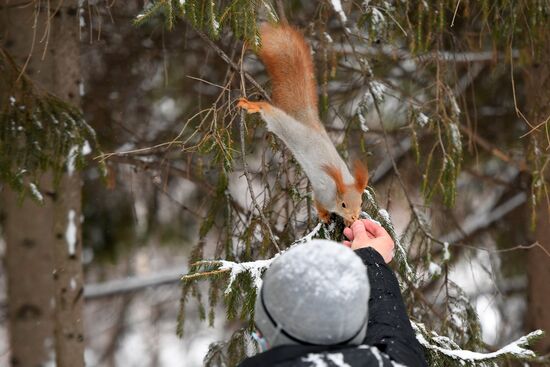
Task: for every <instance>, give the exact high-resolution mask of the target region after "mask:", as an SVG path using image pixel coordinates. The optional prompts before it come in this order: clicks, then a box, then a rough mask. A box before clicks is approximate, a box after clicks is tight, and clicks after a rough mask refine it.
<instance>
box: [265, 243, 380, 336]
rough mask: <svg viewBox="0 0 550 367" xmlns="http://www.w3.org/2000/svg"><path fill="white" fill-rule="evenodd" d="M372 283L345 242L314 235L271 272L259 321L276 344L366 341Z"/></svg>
mask: <svg viewBox="0 0 550 367" xmlns="http://www.w3.org/2000/svg"><path fill="white" fill-rule="evenodd" d="M369 294H370V286H369V282H368V278H367V270H366V268H365V265H364V264H363V262H362V261H361V259H360V258H359V256H357V255H356V254H355V253H354V252H353V250H351V249H350V248H348V247H346V246H343V245H342V244H339V243H336V242H333V241H327V240H313V241H310V242H308V243H304V244H302V245H298V246H295V247H293V248H291V249H290V250H288V251H287V252H285V253H284V254H282V255H281V256H279V257H278V258H277V259H276V260H275V261H274V262H273V264H272V265H271V267H270V268H269V269H268V270H267V271H266V273H265V275H264V280H263V285H262V287H261V289H260V291H259V292H258V296H257V298H256V306H255V315H254V321H255V323H256V327H257V328H258V329H259V330H260V332H261V333H262V335H263V336H264V337H265V338H266V340H267V342H268V343H269V345H270V346H271V347H274V346H277V345H288V344H306V345H310V344H314V345H338V344H355V345H358V344H361V342H362V341H363V339H364V338H365V334H366V331H367V311H368V300H369Z"/></svg>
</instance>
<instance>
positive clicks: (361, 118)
mask: <svg viewBox="0 0 550 367" xmlns="http://www.w3.org/2000/svg"><path fill="white" fill-rule="evenodd" d="M357 117H359V123H360V125H361V130H362V131H363V132H365V133H366V132H368V131H369V126H368V125H367V119H366V118H365V115H363V113H362V111H359V112H358V113H357Z"/></svg>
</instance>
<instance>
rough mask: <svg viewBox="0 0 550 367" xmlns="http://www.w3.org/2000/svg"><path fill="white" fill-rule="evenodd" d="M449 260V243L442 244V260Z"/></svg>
mask: <svg viewBox="0 0 550 367" xmlns="http://www.w3.org/2000/svg"><path fill="white" fill-rule="evenodd" d="M450 259H451V252H450V251H449V242H443V260H444V261H449V260H450Z"/></svg>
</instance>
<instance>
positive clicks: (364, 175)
mask: <svg viewBox="0 0 550 367" xmlns="http://www.w3.org/2000/svg"><path fill="white" fill-rule="evenodd" d="M354 174H355V188H356V189H357V191H359V192H363V190H365V189H366V188H367V185H368V184H369V171H368V170H367V167H366V166H365V165H364V164H363V163H361V161H360V160H356V161H355V163H354Z"/></svg>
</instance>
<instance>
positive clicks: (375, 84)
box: [370, 80, 387, 102]
mask: <svg viewBox="0 0 550 367" xmlns="http://www.w3.org/2000/svg"><path fill="white" fill-rule="evenodd" d="M370 87H371V90H372V94H374V98H375V99H376V102H381V101H382V100H383V99H384V92H385V91H386V89H387V88H386V86H385V85H384V84H382V83H380V82H379V81H377V80H373V81H371V82H370Z"/></svg>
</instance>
